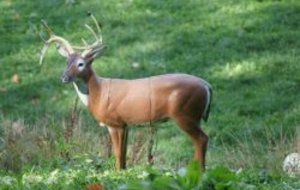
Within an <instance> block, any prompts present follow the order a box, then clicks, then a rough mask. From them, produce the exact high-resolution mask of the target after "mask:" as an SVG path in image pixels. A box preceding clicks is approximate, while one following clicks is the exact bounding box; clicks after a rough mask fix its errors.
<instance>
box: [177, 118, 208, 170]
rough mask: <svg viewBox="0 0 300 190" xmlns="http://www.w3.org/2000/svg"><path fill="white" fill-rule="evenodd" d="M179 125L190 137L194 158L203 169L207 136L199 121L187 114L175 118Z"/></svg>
mask: <svg viewBox="0 0 300 190" xmlns="http://www.w3.org/2000/svg"><path fill="white" fill-rule="evenodd" d="M175 121H176V122H177V124H178V125H179V127H180V128H181V129H182V130H184V131H185V132H186V133H187V134H188V135H189V136H190V137H191V139H192V141H193V144H194V147H195V154H194V159H195V160H197V161H199V163H200V165H201V167H202V170H203V171H205V155H206V148H207V144H208V136H207V135H206V134H205V133H204V132H203V131H202V129H201V128H200V121H199V120H195V119H193V118H190V117H188V116H181V117H177V118H175Z"/></svg>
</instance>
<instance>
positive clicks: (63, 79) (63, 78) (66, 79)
mask: <svg viewBox="0 0 300 190" xmlns="http://www.w3.org/2000/svg"><path fill="white" fill-rule="evenodd" d="M61 81H62V82H63V83H69V82H72V81H73V78H72V77H70V76H69V75H66V74H64V75H63V76H62V77H61Z"/></svg>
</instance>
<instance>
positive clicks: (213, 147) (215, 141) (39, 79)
mask: <svg viewBox="0 0 300 190" xmlns="http://www.w3.org/2000/svg"><path fill="white" fill-rule="evenodd" d="M0 8H1V10H2V11H1V17H0V25H1V28H0V39H1V44H0V52H1V56H0V70H1V74H0V127H1V128H0V140H1V141H0V165H1V167H2V168H3V169H4V171H3V172H4V173H2V174H3V175H2V176H12V177H15V178H16V180H17V181H18V182H20V183H21V182H22V180H21V179H22V176H25V175H26V176H27V175H28V173H29V174H30V171H32V172H35V171H37V172H40V173H39V175H42V176H45V177H47V176H48V177H49V176H51V172H53V171H55V169H56V168H61V167H63V166H64V165H65V162H67V161H66V160H68V159H69V160H70V161H69V162H72V160H76V157H80V158H82V157H85V156H86V155H87V156H86V157H87V158H89V159H90V158H91V157H92V158H93V159H98V161H99V162H98V161H97V163H98V164H94V162H92V163H93V164H87V165H85V164H83V166H84V167H86V168H85V169H82V172H83V173H81V174H80V175H79V177H78V178H76V180H78V181H81V182H80V183H76V185H79V186H80V187H82V186H84V184H87V183H90V182H94V181H97V180H100V179H97V180H96V179H95V180H94V181H89V180H85V179H84V178H83V177H82V176H84V175H85V173H84V172H89V171H93V170H92V169H91V167H95V165H96V166H97V165H100V166H101V167H102V169H99V170H98V169H97V170H96V171H95V172H96V173H97V172H98V175H102V174H103V172H104V171H105V170H107V171H109V175H108V176H107V180H108V181H109V180H110V181H114V180H115V179H113V177H118V179H120V181H119V182H120V183H123V182H126V181H127V180H128V179H132V178H136V176H138V175H139V174H138V173H139V172H141V171H142V170H144V169H145V165H146V159H145V158H146V148H144V147H140V148H141V149H143V151H142V152H141V153H139V155H140V156H141V158H139V159H137V160H138V161H137V162H132V163H131V165H130V167H131V168H132V170H134V171H133V172H132V176H131V177H132V178H130V177H128V178H127V175H131V174H130V172H128V173H127V174H124V175H123V173H121V174H120V173H118V172H116V173H115V172H114V171H113V169H112V168H113V167H112V165H113V159H112V158H110V159H108V158H107V157H108V155H109V152H108V150H107V145H108V144H107V137H106V134H107V132H106V130H105V129H104V128H100V127H98V125H97V123H96V122H95V121H94V120H93V118H92V117H91V115H90V114H89V113H88V111H87V110H86V109H85V108H84V107H83V106H80V107H79V112H78V115H77V116H76V117H78V121H77V122H76V123H75V131H74V135H73V138H72V139H71V141H70V142H66V141H65V139H64V136H63V134H64V132H65V130H66V128H67V126H69V125H70V123H71V119H70V115H71V110H72V107H73V102H74V99H75V97H76V94H75V92H74V89H73V88H72V86H71V85H63V84H61V82H60V76H61V75H62V72H63V69H64V67H65V60H64V59H63V58H61V57H60V56H59V55H58V54H57V53H56V51H55V50H54V48H52V49H51V50H50V51H49V53H48V54H47V56H46V59H45V62H44V65H43V66H42V67H41V66H39V65H38V58H39V51H40V49H41V48H42V46H43V42H42V40H41V39H40V38H39V37H38V36H37V34H36V31H43V28H42V27H41V25H40V20H41V19H44V20H46V21H47V22H48V24H49V26H50V27H51V28H52V29H53V30H54V31H55V33H57V34H58V35H61V36H63V37H65V38H67V39H68V40H70V41H71V42H73V43H75V44H80V43H81V41H80V38H81V37H84V38H86V39H88V40H92V38H90V37H89V33H88V32H87V31H86V30H85V29H84V27H83V25H84V23H90V22H91V21H90V20H89V18H88V17H87V16H86V12H88V11H91V12H93V13H94V14H95V16H96V18H98V20H99V21H100V23H101V25H102V32H103V34H102V35H103V38H104V42H105V44H107V46H108V49H107V52H106V53H105V55H104V56H103V57H101V59H99V60H97V61H96V62H95V63H94V68H95V69H96V71H97V73H98V75H100V76H103V77H113V78H139V77H146V76H151V75H158V74H163V73H173V72H183V73H189V74H192V75H196V76H200V77H202V78H205V79H206V80H208V81H209V82H210V83H211V84H212V86H213V89H214V100H213V106H212V113H211V115H210V119H209V121H208V122H207V123H204V124H203V128H204V130H205V131H206V132H207V133H208V135H209V137H210V142H209V149H208V158H207V159H208V167H209V168H213V167H214V166H215V165H220V164H222V165H225V166H226V167H229V168H231V169H236V170H238V169H239V168H243V169H244V170H246V171H248V170H249V173H251V171H252V170H254V171H255V172H252V173H251V175H252V174H253V175H255V173H259V172H260V171H266V172H267V173H272V174H274V173H275V174H276V175H279V176H283V177H282V178H276V180H274V181H273V182H274V184H273V185H270V189H272V187H275V186H276V183H277V184H282V183H285V182H286V181H289V180H286V181H281V180H280V179H286V178H285V177H286V176H285V174H284V173H283V171H282V169H281V164H282V161H283V159H284V157H285V155H286V154H288V153H290V152H299V151H300V147H299V146H300V144H299V142H300V140H299V139H300V131H299V123H300V119H299V118H300V115H299V113H300V98H299V96H297V94H298V92H299V90H300V89H299V85H298V84H299V81H300V78H299V76H300V75H299V71H300V66H299V64H298V60H299V59H300V57H299V55H300V52H299V51H300V41H299V40H298V39H300V33H299V27H300V25H299V23H300V3H299V2H298V1H296V0H286V1H276V0H250V1H246V0H223V1H219V0H215V1H208V0H189V1H177V0H175V1H174V0H172V1H171V0H165V1H158V0H154V1H150V0H149V1H148V0H146V1H145V0H143V1H142V0H136V1H129V0H128V1H117V0H112V1H101V2H99V1H96V0H92V1H78V0H74V1H70V0H66V1H59V0H53V1H31V2H27V1H25V0H19V1H12V0H4V1H1V2H0ZM43 35H44V36H46V34H43ZM134 65H139V67H135V66H134ZM14 75H16V76H18V78H19V79H18V80H16V79H13V76H14ZM157 128H158V130H157V132H156V136H155V137H154V139H155V146H154V160H155V161H154V165H156V166H158V167H160V168H165V169H168V170H170V169H172V170H176V169H178V168H180V167H182V166H186V165H187V163H188V161H189V160H190V159H191V158H192V156H193V147H192V145H191V142H190V141H189V139H188V138H187V137H186V136H185V134H184V133H183V132H182V131H180V130H179V129H178V128H177V127H176V126H175V124H174V123H172V122H169V123H166V124H161V125H158V126H157ZM146 131H147V127H139V129H132V130H131V131H130V138H131V139H130V148H129V149H130V150H129V158H128V160H132V155H134V154H135V153H136V151H137V149H138V147H139V146H141V145H138V144H137V143H136V141H138V140H139V138H140V139H144V138H145V137H143V136H141V135H140V136H141V137H139V133H145V132H146ZM173 144H178V146H172V145H173ZM143 146H145V145H143ZM66 152H67V153H68V154H69V155H68V156H66V155H65V154H64V153H66ZM77 160H78V159H77ZM81 161H82V162H83V161H84V159H79V161H78V162H81ZM135 165H138V167H140V168H141V169H137V171H135V169H134V168H135V167H136V166H135ZM134 166H135V167H134ZM74 167H75V166H74V165H72V164H69V165H68V164H67V167H66V168H67V170H68V169H69V170H75V169H76V168H74ZM35 168H37V169H35ZM42 168H47V169H44V170H43V169H42ZM66 168H65V169H66ZM60 170H63V169H60ZM43 172H44V173H43ZM80 172H81V170H80ZM80 172H79V173H80ZM125 173H126V172H125ZM275 174H274V175H275ZM63 175H67V174H62V176H63ZM68 175H69V174H68ZM257 176H258V175H256V177H257ZM2 179H3V178H2ZM126 179H127V180H126ZM272 179H273V178H272ZM277 179H278V180H277ZM61 180H62V181H64V180H67V178H66V177H65V178H64V177H62V179H61ZM100 181H101V180H100ZM102 181H103V180H102ZM104 181H105V180H104ZM117 181H118V180H117ZM61 183H62V182H61ZM116 183H118V182H116ZM71 187H72V185H70V187H69V188H71ZM114 187H116V186H114ZM23 188H24V189H26V188H27V187H26V188H25V187H23ZM33 188H34V187H33ZM36 188H37V189H38V187H36ZM53 188H54V187H53ZM64 188H66V187H64ZM294 188H296V186H294Z"/></svg>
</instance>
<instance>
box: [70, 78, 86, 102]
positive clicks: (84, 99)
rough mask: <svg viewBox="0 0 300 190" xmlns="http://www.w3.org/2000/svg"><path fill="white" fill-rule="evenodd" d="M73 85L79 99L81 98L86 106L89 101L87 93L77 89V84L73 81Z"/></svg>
mask: <svg viewBox="0 0 300 190" xmlns="http://www.w3.org/2000/svg"><path fill="white" fill-rule="evenodd" d="M73 86H74V88H75V90H76V92H77V95H78V97H79V99H80V100H81V102H82V103H83V104H84V105H85V106H88V101H89V95H88V94H84V93H82V92H81V91H80V90H79V89H78V86H77V84H76V83H75V82H73Z"/></svg>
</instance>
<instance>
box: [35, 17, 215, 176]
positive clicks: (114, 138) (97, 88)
mask: <svg viewBox="0 0 300 190" xmlns="http://www.w3.org/2000/svg"><path fill="white" fill-rule="evenodd" d="M90 16H91V18H92V20H93V22H94V24H95V27H96V29H97V32H96V31H95V30H94V29H93V28H92V27H91V26H89V25H87V24H86V25H85V27H86V28H87V29H88V30H89V31H90V32H91V34H92V35H93V36H94V38H95V42H93V43H91V44H88V43H87V42H86V41H85V40H84V39H82V41H83V43H84V45H83V46H74V45H71V43H70V42H69V41H68V40H66V39H65V38H63V37H60V36H57V35H56V34H54V32H53V31H52V30H51V29H50V28H49V26H48V25H47V23H46V22H43V25H44V27H45V28H46V29H47V31H48V33H49V36H50V37H49V39H48V40H44V42H45V44H44V47H43V49H42V51H41V56H40V64H42V62H43V59H44V57H45V54H46V52H47V50H48V48H49V47H50V45H51V44H53V43H54V44H56V45H57V50H58V53H59V54H60V55H61V56H63V57H64V58H66V60H67V67H66V68H65V70H64V72H63V75H62V78H61V80H62V83H73V86H74V88H75V91H76V93H77V95H78V97H79V99H80V100H81V101H82V103H83V104H84V105H85V106H86V107H87V108H88V110H89V112H90V113H91V115H92V116H93V117H94V119H95V120H96V121H97V122H98V123H99V125H100V126H104V127H107V129H108V132H109V135H110V138H111V142H112V148H113V153H114V155H115V159H116V163H115V167H116V168H117V169H125V168H126V151H127V138H128V132H127V129H128V127H129V126H130V125H136V124H145V123H148V122H149V123H152V122H156V121H160V120H169V119H171V120H173V121H175V123H176V124H177V125H178V126H179V127H180V128H181V129H182V130H183V131H184V132H185V133H186V134H187V135H188V136H189V137H190V138H191V140H192V143H193V145H194V150H195V151H194V159H195V160H196V161H198V162H199V164H200V166H201V169H202V170H203V171H205V157H206V156H205V155H206V149H207V144H208V136H207V135H206V134H205V133H204V132H203V130H202V128H201V121H202V120H204V121H207V120H208V117H209V113H210V107H211V102H212V87H211V85H210V84H209V83H208V82H207V81H205V80H204V79H202V78H199V77H196V76H193V75H188V74H184V73H174V74H163V75H157V76H150V77H146V78H138V79H118V78H103V77H99V76H98V75H97V74H96V72H95V70H94V69H93V67H92V63H93V62H94V60H95V59H96V58H98V57H100V56H101V55H102V54H103V52H104V50H105V48H106V46H105V45H104V44H103V42H102V35H101V29H100V26H99V23H98V22H97V20H96V18H95V17H94V16H93V15H92V14H91V15H90ZM79 82H81V83H83V86H84V87H85V88H86V90H82V88H80V83H79Z"/></svg>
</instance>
